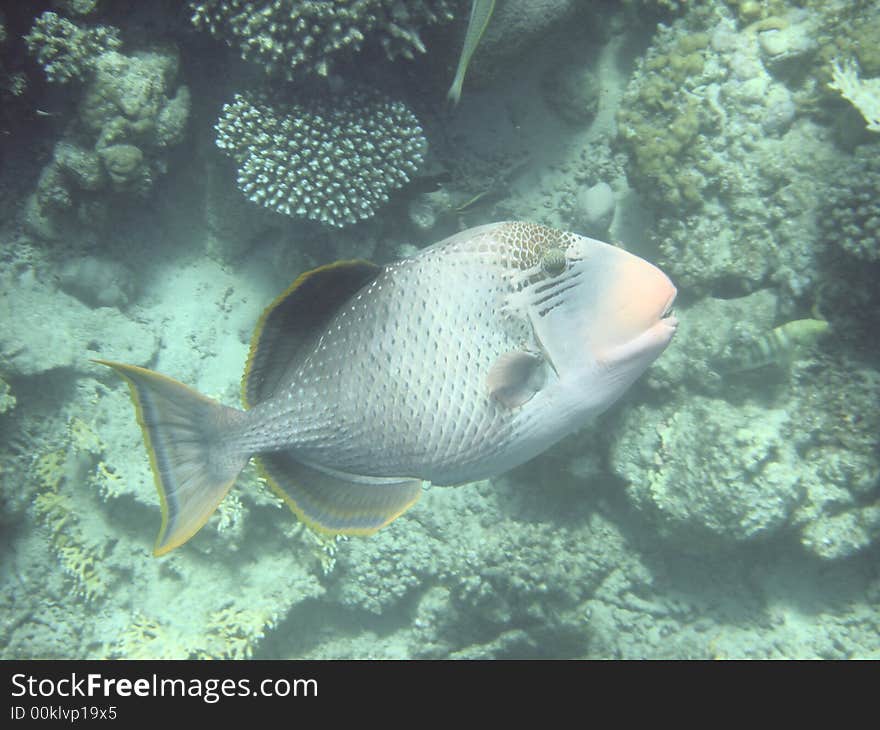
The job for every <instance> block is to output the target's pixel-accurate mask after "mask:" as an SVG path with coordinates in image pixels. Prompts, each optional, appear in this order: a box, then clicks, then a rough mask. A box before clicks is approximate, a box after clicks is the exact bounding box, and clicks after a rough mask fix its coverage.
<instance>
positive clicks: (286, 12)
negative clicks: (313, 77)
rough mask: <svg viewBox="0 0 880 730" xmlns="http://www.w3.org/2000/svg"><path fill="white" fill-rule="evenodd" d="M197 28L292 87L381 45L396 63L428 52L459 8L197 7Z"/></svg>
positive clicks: (409, 0)
mask: <svg viewBox="0 0 880 730" xmlns="http://www.w3.org/2000/svg"><path fill="white" fill-rule="evenodd" d="M189 5H190V8H191V9H192V12H193V15H192V22H193V25H195V26H196V27H197V28H204V29H207V30H208V31H210V33H211V35H213V36H214V37H215V38H219V39H221V40H224V41H226V43H227V44H229V45H231V46H237V47H238V48H239V50H240V51H241V57H242V58H244V59H246V60H249V61H255V62H257V63H259V64H260V65H261V66H263V67H264V68H265V69H266V70H267V71H268V72H269V73H271V74H279V75H282V76H285V77H286V78H287V79H291V78H293V77H294V76H295V75H297V74H299V73H301V72H306V73H316V74H318V75H320V76H326V75H327V73H328V72H329V70H330V66H331V65H332V63H333V61H334V60H335V59H336V58H338V57H339V56H341V55H345V54H350V53H353V52H357V51H359V50H360V49H361V47H362V46H363V45H364V43H365V42H369V41H371V40H375V41H378V42H379V43H380V44H381V45H382V47H383V48H384V49H385V53H386V54H387V55H388V58H390V59H393V58H396V57H397V56H401V55H402V56H406V57H407V58H411V57H412V56H413V51H419V52H420V53H424V52H425V46H424V44H423V43H422V41H421V39H420V38H419V30H420V29H421V28H423V27H425V26H427V25H430V24H431V23H437V22H441V21H448V20H451V19H452V17H453V12H452V11H453V8H455V7H456V6H457V5H458V3H457V2H455V0H342V1H338V0H337V1H336V2H328V1H327V0H319V1H315V0H191V1H190V3H189Z"/></svg>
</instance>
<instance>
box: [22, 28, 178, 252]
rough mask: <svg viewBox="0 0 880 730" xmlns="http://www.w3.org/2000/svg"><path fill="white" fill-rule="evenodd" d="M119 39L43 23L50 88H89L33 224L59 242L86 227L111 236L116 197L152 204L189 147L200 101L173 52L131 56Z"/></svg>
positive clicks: (37, 202) (31, 212) (36, 40)
mask: <svg viewBox="0 0 880 730" xmlns="http://www.w3.org/2000/svg"><path fill="white" fill-rule="evenodd" d="M120 45H121V43H120V40H119V33H118V30H117V29H115V28H108V27H104V26H97V27H93V28H81V27H80V26H77V25H76V24H74V23H73V22H72V21H69V20H66V19H63V18H59V17H58V16H57V15H56V14H54V13H50V12H47V13H44V14H43V15H42V16H40V18H38V19H37V21H36V23H35V24H34V27H33V29H32V31H31V33H30V34H29V36H28V47H29V49H30V50H31V53H33V54H34V55H36V56H37V59H38V61H39V62H40V63H41V64H42V65H43V67H44V68H45V70H46V73H47V76H48V78H49V80H50V81H56V82H69V81H72V80H74V79H76V80H80V81H82V82H83V84H84V85H83V88H82V96H81V98H80V102H79V105H78V110H77V117H76V119H75V120H74V121H73V122H72V123H71V124H70V125H69V126H68V127H67V130H66V132H65V138H64V139H63V140H62V141H60V142H58V143H57V144H56V146H55V151H54V155H53V158H52V160H51V161H50V162H49V164H48V165H46V167H45V168H44V169H43V171H42V174H41V175H40V179H39V181H38V183H37V189H36V191H35V192H34V194H33V195H32V196H31V198H30V200H29V202H28V211H27V215H26V222H27V224H28V227H29V229H30V230H31V231H32V232H33V233H34V234H35V235H37V236H39V237H40V238H45V239H57V238H58V237H59V235H60V231H61V230H62V229H64V228H70V227H72V226H75V225H76V224H78V225H79V226H80V227H81V228H85V229H96V230H101V228H102V225H103V224H104V223H106V221H107V219H108V217H109V215H110V207H111V206H110V205H109V203H110V201H111V200H112V197H110V196H108V195H107V192H113V193H119V194H122V195H123V196H136V197H141V198H142V197H144V196H146V195H147V194H148V193H149V191H150V190H151V188H152V185H153V182H154V180H155V179H156V178H157V177H158V176H160V175H161V174H163V173H164V171H165V170H166V169H167V164H168V160H167V153H168V150H169V148H171V147H173V146H174V145H177V144H178V143H179V142H180V141H181V140H182V138H183V134H184V131H185V128H186V123H187V119H188V117H189V106H190V97H189V90H188V89H187V88H186V86H183V85H180V84H178V82H177V75H178V63H179V60H178V57H177V54H176V52H175V51H173V50H169V49H164V50H163V49H154V50H149V51H136V52H134V53H131V54H123V53H121V52H119V51H118V50H117V49H118V48H119V47H120Z"/></svg>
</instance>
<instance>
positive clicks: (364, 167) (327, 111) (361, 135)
mask: <svg viewBox="0 0 880 730" xmlns="http://www.w3.org/2000/svg"><path fill="white" fill-rule="evenodd" d="M216 130H217V146H218V147H220V149H222V150H225V151H226V152H227V154H229V155H230V156H231V157H232V158H233V159H235V161H236V162H237V163H238V166H239V167H238V187H239V188H240V189H241V191H242V192H243V193H244V194H245V195H246V196H247V197H248V198H249V199H250V200H251V201H253V202H255V203H258V204H260V205H262V206H263V207H266V208H269V209H271V210H274V211H276V212H279V213H283V214H285V215H290V216H294V217H300V218H308V219H309V220H313V221H317V222H319V223H322V224H325V225H329V226H335V227H338V228H341V227H343V226H346V225H349V224H352V223H355V222H357V221H359V220H365V219H367V218H370V217H372V216H373V215H374V214H375V212H376V209H377V208H378V207H379V206H381V205H382V204H384V203H385V202H386V201H387V200H388V199H389V193H390V192H391V191H393V190H394V189H396V188H399V187H401V186H402V185H403V184H404V183H406V182H407V181H408V180H409V179H410V176H411V175H413V174H414V173H415V172H416V171H417V170H418V169H419V166H420V165H421V163H422V158H423V155H424V152H425V146H426V141H425V137H424V134H423V132H422V128H421V126H420V125H419V122H418V120H417V119H416V117H415V115H414V114H413V113H412V112H411V111H410V110H409V108H408V107H407V106H406V105H405V104H403V103H402V102H399V101H392V100H390V99H387V98H385V97H382V96H379V95H377V94H374V93H367V92H364V91H356V92H354V93H352V94H349V95H346V96H345V97H343V98H341V99H338V100H333V101H332V102H330V101H325V100H314V101H312V102H310V103H302V104H289V105H284V106H282V105H274V106H273V105H270V104H269V103H267V102H265V101H260V100H257V99H255V98H253V97H250V96H247V95H243V94H236V96H235V99H234V100H233V101H232V103H230V104H226V105H225V106H224V107H223V112H222V114H221V116H220V119H219V120H218V121H217V124H216Z"/></svg>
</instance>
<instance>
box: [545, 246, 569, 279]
mask: <svg viewBox="0 0 880 730" xmlns="http://www.w3.org/2000/svg"><path fill="white" fill-rule="evenodd" d="M565 265H566V259H565V251H563V250H562V249H561V248H549V249H547V250H546V251H545V252H544V255H543V256H542V257H541V268H542V269H544V271H546V272H547V273H548V274H550V276H557V275H559V274H561V273H562V272H563V271H565Z"/></svg>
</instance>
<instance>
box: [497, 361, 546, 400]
mask: <svg viewBox="0 0 880 730" xmlns="http://www.w3.org/2000/svg"><path fill="white" fill-rule="evenodd" d="M545 378H546V371H545V368H544V359H543V358H541V357H540V356H538V355H535V354H534V353H531V352H526V351H524V350H514V351H512V352H505V353H504V354H503V355H501V357H499V358H498V359H497V360H496V361H495V362H494V364H493V365H492V367H491V368H490V369H489V375H488V376H487V378H486V385H487V386H488V388H489V395H491V396H492V397H493V398H494V399H495V400H497V401H498V402H499V403H501V404H502V405H504V406H506V407H508V408H515V407H516V406H521V405H523V403H527V402H528V401H529V400H530V399H531V398H532V396H534V395H535V393H537V392H538V391H539V390H540V389H541V388H542V387H543V385H544V380H545Z"/></svg>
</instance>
